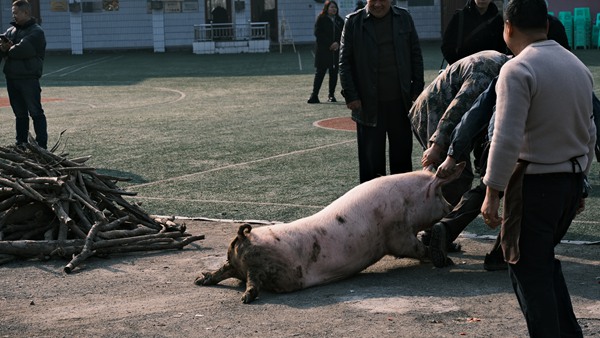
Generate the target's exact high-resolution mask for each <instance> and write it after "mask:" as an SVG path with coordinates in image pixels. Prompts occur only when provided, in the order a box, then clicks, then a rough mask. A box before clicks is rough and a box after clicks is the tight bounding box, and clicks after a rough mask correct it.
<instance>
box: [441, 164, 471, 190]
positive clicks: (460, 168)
mask: <svg viewBox="0 0 600 338" xmlns="http://www.w3.org/2000/svg"><path fill="white" fill-rule="evenodd" d="M466 165H467V162H460V163H458V164H457V165H455V166H454V171H453V172H452V174H451V175H450V176H448V177H446V178H439V177H437V176H436V178H437V179H439V180H440V183H441V184H442V185H444V184H447V183H450V182H452V181H454V180H455V179H457V178H458V177H459V176H460V174H461V173H462V171H463V169H465V166H466Z"/></svg>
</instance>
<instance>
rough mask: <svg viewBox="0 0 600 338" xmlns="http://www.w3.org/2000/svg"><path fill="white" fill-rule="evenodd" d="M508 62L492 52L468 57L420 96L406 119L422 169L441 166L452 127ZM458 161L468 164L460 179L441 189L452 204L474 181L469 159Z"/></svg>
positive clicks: (448, 68)
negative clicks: (418, 145) (420, 152)
mask: <svg viewBox="0 0 600 338" xmlns="http://www.w3.org/2000/svg"><path fill="white" fill-rule="evenodd" d="M508 60H509V56H507V55H505V54H502V53H499V52H496V51H491V50H488V51H482V52H479V53H476V54H472V55H469V56H467V57H465V58H462V59H460V60H458V61H457V62H455V63H453V64H451V65H450V66H448V67H447V68H446V69H445V70H444V71H443V72H442V73H441V74H440V75H438V76H437V78H436V79H435V80H433V82H432V83H431V84H429V86H427V88H425V90H424V91H423V92H422V93H421V94H420V95H419V97H418V98H417V100H416V101H415V103H414V104H413V106H412V108H411V109H410V112H409V118H410V120H411V123H412V126H413V131H414V133H415V135H416V137H417V140H418V141H419V142H420V143H421V146H423V149H425V151H424V153H423V159H422V160H421V164H422V165H423V167H428V166H430V165H433V166H435V167H437V166H438V165H440V164H441V163H442V161H443V160H444V159H445V157H446V152H447V151H448V147H449V146H450V137H451V134H452V131H453V130H454V127H455V126H456V125H457V124H458V123H459V122H460V119H461V117H462V116H463V115H464V113H466V112H467V111H468V110H469V108H471V106H472V105H473V103H474V102H475V99H477V97H478V96H479V94H481V93H482V92H483V91H484V90H485V89H486V88H487V87H488V85H489V84H490V82H491V81H492V80H493V79H494V78H495V77H496V76H498V73H499V72H500V68H501V67H502V65H504V63H506V62H507V61H508ZM460 160H463V161H466V162H467V167H466V168H465V170H463V174H462V175H461V178H460V179H459V180H457V181H455V182H453V183H452V184H449V185H447V186H446V187H445V189H444V196H445V197H446V199H447V200H448V202H450V203H452V204H456V203H457V202H458V201H459V200H460V197H461V196H462V194H463V193H464V192H465V191H467V190H468V189H470V188H471V183H472V180H473V172H472V170H471V165H470V161H469V158H468V157H467V158H464V159H460Z"/></svg>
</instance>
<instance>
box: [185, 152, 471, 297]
mask: <svg viewBox="0 0 600 338" xmlns="http://www.w3.org/2000/svg"><path fill="white" fill-rule="evenodd" d="M463 168H464V163H461V164H459V165H458V166H457V170H456V171H455V172H454V174H453V175H452V176H450V177H448V178H446V179H441V178H438V177H437V176H435V174H434V173H431V172H429V171H426V170H423V171H415V172H410V173H405V174H396V175H389V176H383V177H379V178H376V179H374V180H371V181H368V182H365V183H363V184H360V185H358V186H356V187H355V188H353V189H351V190H350V191H348V192H347V193H346V194H344V195H343V196H342V197H340V198H338V199H337V200H335V201H334V202H333V203H331V204H330V205H329V206H327V207H326V208H324V209H323V210H321V211H319V212H318V213H316V214H314V215H312V216H309V217H306V218H302V219H299V220H297V221H294V222H291V223H286V224H276V225H271V226H262V227H257V228H254V229H252V227H251V226H250V225H249V224H244V225H242V226H240V228H239V230H238V234H237V237H236V238H235V239H234V240H233V242H232V243H231V245H230V246H229V250H228V252H227V262H226V263H225V264H224V265H223V266H222V267H221V268H220V269H219V270H217V271H214V272H204V273H203V274H202V276H199V277H198V278H196V281H195V283H196V284H197V285H214V284H217V283H219V282H220V281H222V280H224V279H227V278H238V279H240V280H243V281H245V282H246V290H245V292H244V294H243V296H242V301H243V302H244V303H250V302H252V301H253V300H254V299H255V298H256V297H257V296H258V293H259V291H260V289H262V288H264V289H266V290H269V291H273V292H290V291H294V290H299V289H304V288H307V287H311V286H314V285H318V284H324V283H329V282H332V281H336V280H340V279H343V278H346V277H348V276H351V275H354V274H356V273H358V272H360V271H362V270H363V269H365V268H367V267H368V266H370V265H372V264H374V263H375V262H377V261H379V260H380V259H381V258H383V257H384V256H385V255H393V256H396V257H411V258H417V259H420V260H426V259H428V257H429V252H428V248H427V247H426V246H425V245H423V243H421V241H419V240H418V239H417V236H416V235H417V233H418V232H419V231H421V230H424V229H427V228H429V227H431V226H432V225H433V224H434V223H435V222H437V221H438V220H440V219H441V218H442V217H443V216H444V215H445V214H447V213H448V212H449V211H450V209H451V205H450V204H449V203H448V202H446V200H445V199H444V198H443V197H442V192H441V186H442V185H444V184H446V183H448V182H450V181H452V180H453V179H455V178H457V177H458V176H459V175H460V173H461V171H462V169H463Z"/></svg>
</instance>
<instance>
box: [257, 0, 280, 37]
mask: <svg viewBox="0 0 600 338" xmlns="http://www.w3.org/2000/svg"><path fill="white" fill-rule="evenodd" d="M250 7H251V13H250V15H251V17H252V22H268V23H269V35H270V36H271V41H279V40H278V34H279V27H278V26H279V23H278V20H277V1H276V0H251V1H250Z"/></svg>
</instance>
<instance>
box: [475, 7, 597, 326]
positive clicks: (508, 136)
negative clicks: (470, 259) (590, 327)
mask: <svg viewBox="0 0 600 338" xmlns="http://www.w3.org/2000/svg"><path fill="white" fill-rule="evenodd" d="M547 11H548V10H547V7H546V3H545V1H544V0H510V1H509V3H508V6H507V7H506V10H505V12H504V18H505V19H506V20H505V24H504V39H505V41H506V44H507V46H508V48H510V50H511V51H512V52H513V53H514V55H515V57H514V58H513V59H512V60H511V61H510V62H507V63H506V64H505V65H504V66H503V67H502V69H501V70H500V75H499V76H498V83H497V84H496V93H497V99H496V113H495V118H494V130H493V135H492V139H491V144H490V151H489V157H488V163H487V170H486V173H485V176H484V178H483V183H484V184H485V185H486V187H487V189H486V194H485V199H484V201H483V205H482V207H481V213H482V216H483V219H484V222H485V223H486V224H487V225H488V226H490V227H491V228H496V227H497V226H498V225H502V227H501V245H502V250H503V252H504V257H505V259H506V261H507V262H508V263H509V265H508V271H509V276H510V278H511V281H512V286H513V289H514V292H515V295H516V297H517V299H518V301H519V305H520V307H521V311H522V312H523V315H524V317H525V321H526V323H527V329H528V331H529V335H530V336H531V337H583V334H582V330H581V327H580V326H579V323H578V322H577V318H576V316H575V313H574V311H573V306H572V303H571V297H570V295H569V291H568V287H567V284H566V281H565V278H564V275H563V273H562V267H561V262H560V261H559V260H558V259H557V258H556V256H555V252H554V247H555V246H556V245H557V244H558V243H560V241H561V239H562V238H563V237H564V235H565V234H566V232H567V230H568V229H569V226H570V225H571V222H572V220H573V218H574V217H575V215H576V213H577V212H578V211H581V210H583V208H584V206H585V200H584V199H583V196H584V194H583V191H584V176H585V175H587V174H588V173H589V171H590V167H591V163H592V161H593V156H594V146H595V142H596V127H595V125H594V122H593V116H592V91H593V78H592V74H591V73H590V71H589V70H588V68H587V67H586V66H585V65H584V64H583V63H582V62H581V61H580V60H579V59H578V58H577V57H576V56H575V55H573V54H572V53H571V52H569V51H568V50H566V49H565V48H563V47H562V46H560V45H559V44H558V43H557V42H556V41H552V40H548V39H547V29H548V17H547ZM502 191H504V207H503V215H502V218H501V217H500V216H499V212H498V210H499V207H500V192H502Z"/></svg>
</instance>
